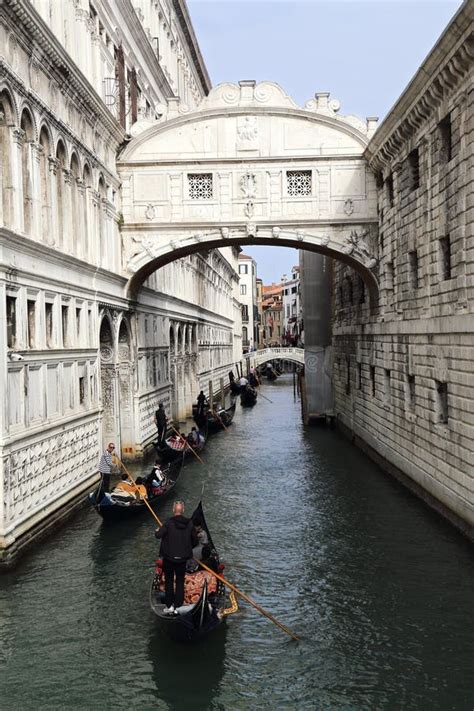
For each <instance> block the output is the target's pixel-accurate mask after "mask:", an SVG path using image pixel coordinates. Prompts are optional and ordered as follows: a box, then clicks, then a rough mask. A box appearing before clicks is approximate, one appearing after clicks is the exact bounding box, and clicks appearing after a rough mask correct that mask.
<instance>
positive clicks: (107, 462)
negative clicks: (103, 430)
mask: <svg viewBox="0 0 474 711" xmlns="http://www.w3.org/2000/svg"><path fill="white" fill-rule="evenodd" d="M114 449H115V444H114V443H113V442H109V444H108V445H107V449H106V450H105V451H104V452H102V456H101V458H100V461H99V473H100V475H101V477H102V481H101V489H102V490H103V492H107V491H109V489H110V473H111V471H112V455H113V453H114Z"/></svg>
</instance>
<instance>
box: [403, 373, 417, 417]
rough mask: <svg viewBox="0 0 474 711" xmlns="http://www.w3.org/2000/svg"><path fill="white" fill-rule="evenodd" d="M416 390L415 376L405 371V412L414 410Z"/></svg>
mask: <svg viewBox="0 0 474 711" xmlns="http://www.w3.org/2000/svg"><path fill="white" fill-rule="evenodd" d="M415 404H416V390H415V376H414V375H410V374H409V373H407V374H406V375H405V405H406V410H407V412H415Z"/></svg>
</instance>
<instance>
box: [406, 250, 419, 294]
mask: <svg viewBox="0 0 474 711" xmlns="http://www.w3.org/2000/svg"><path fill="white" fill-rule="evenodd" d="M408 266H409V272H410V274H409V276H410V286H411V288H412V289H418V252H417V251H416V249H414V250H412V251H411V252H408Z"/></svg>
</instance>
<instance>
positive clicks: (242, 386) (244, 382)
mask: <svg viewBox="0 0 474 711" xmlns="http://www.w3.org/2000/svg"><path fill="white" fill-rule="evenodd" d="M248 384H249V381H248V380H247V378H245V377H244V376H243V375H242V377H241V378H240V380H239V385H240V387H241V388H245V386H246V385H248Z"/></svg>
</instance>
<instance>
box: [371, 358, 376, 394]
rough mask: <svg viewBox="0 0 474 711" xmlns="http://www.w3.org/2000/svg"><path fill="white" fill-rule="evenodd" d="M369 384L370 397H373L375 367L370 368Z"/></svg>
mask: <svg viewBox="0 0 474 711" xmlns="http://www.w3.org/2000/svg"><path fill="white" fill-rule="evenodd" d="M370 384H371V388H372V397H375V365H371V366H370Z"/></svg>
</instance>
